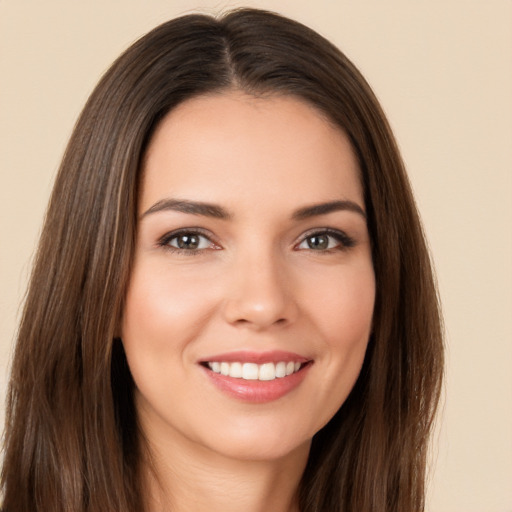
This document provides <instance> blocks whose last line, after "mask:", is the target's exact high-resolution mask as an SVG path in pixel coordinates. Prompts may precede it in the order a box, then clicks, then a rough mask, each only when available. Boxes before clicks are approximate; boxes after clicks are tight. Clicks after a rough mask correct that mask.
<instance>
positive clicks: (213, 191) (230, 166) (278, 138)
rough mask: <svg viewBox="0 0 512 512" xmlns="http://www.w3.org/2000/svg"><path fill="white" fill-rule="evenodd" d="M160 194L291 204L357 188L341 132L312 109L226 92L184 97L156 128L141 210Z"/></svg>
mask: <svg viewBox="0 0 512 512" xmlns="http://www.w3.org/2000/svg"><path fill="white" fill-rule="evenodd" d="M164 196H174V197H185V198H193V199H194V200H201V201H209V202H212V201H213V202H219V201H220V202H224V203H226V204H228V205H229V203H231V202H232V203H235V202H237V201H238V202H239V203H240V204H246V205H250V204H253V203H256V204H260V203H261V201H264V202H271V201H278V202H279V203H280V204H281V205H283V207H285V206H286V204H287V203H288V202H293V203H294V204H293V207H295V206H296V203H297V201H298V200H299V199H300V200H302V201H303V202H315V201H324V200H332V199H339V198H345V199H352V200H356V199H357V200H359V201H362V190H361V184H360V180H359V169H358V164H357V161H356V158H355V156H354V152H353V150H352V147H351V145H350V142H349V140H348V138H347V136H346V135H345V134H344V132H343V131H342V130H341V129H339V128H337V127H336V126H334V125H333V124H332V123H331V122H329V121H328V120H326V119H325V116H324V115H323V114H322V113H320V112H319V111H318V110H317V109H316V108H314V107H312V106H310V105H309V104H307V103H306V102H304V101H301V100H299V99H297V98H294V97H290V96H270V97H264V98H262V97H253V96H249V95H247V94H244V93H241V92H232V91H230V92H226V93H222V94H215V95H208V96H200V97H196V98H193V99H190V100H187V101H185V102H183V103H182V104H180V105H179V106H178V107H177V108H175V109H174V110H172V111H171V112H170V113H169V114H168V115H167V116H166V117H165V118H164V119H163V121H162V122H161V123H160V125H159V126H158V128H157V130H156V131H155V134H154V136H153V138H152V140H151V142H150V144H149V147H148V150H147V153H146V156H145V160H144V165H143V179H142V189H141V194H140V208H141V209H142V210H144V209H147V208H148V207H150V206H151V205H152V204H153V203H154V202H155V201H158V200H160V199H162V198H163V197H164ZM235 206H236V205H235ZM290 207H292V205H290Z"/></svg>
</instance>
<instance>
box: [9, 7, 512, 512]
mask: <svg viewBox="0 0 512 512" xmlns="http://www.w3.org/2000/svg"><path fill="white" fill-rule="evenodd" d="M244 4H245V5H253V6H258V7H263V8H269V9H273V10H276V11H279V12H282V13H284V14H286V15H289V16H291V17H294V18H296V19H298V20H299V21H302V22H305V23H306V24H308V25H310V26H312V27H313V28H315V29H316V30H318V31H319V32H321V33H322V34H324V35H325V36H327V37H328V38H329V39H331V40H332V41H334V42H335V43H336V44H337V45H338V46H339V47H340V48H341V49H342V50H343V51H344V52H345V53H346V54H347V55H348V56H349V57H350V58H351V59H352V60H353V61H354V62H355V63H356V65H358V66H359V68H360V69H361V70H362V72H363V73H364V74H365V76H366V77H367V78H368V80H369V81H370V83H371V84H372V85H373V87H374V89H375V91H376V93H377V95H378V97H379V98H380V99H381V101H382V103H383V105H384V108H385V110H386V112H387V113H388V115H389V118H390V121H391V124H392V126H393V127H394V129H395V133H396V135H397V138H398V140H399V143H400V146H401V148H402V151H403V155H404V158H405V160H406V163H407V165H408V169H409V172H410V176H411V180H412V182H413V186H414V189H415V191H416V195H417V200H418V203H419V206H420V209H421V211H422V214H423V219H424V223H425V227H426V231H427V234H428V236H429V239H430V243H431V247H432V252H433V254H434V259H435V262H436V265H437V271H438V279H439V287H440V292H441V296H442V300H443V303H444V310H445V318H446V329H447V345H448V366H447V379H446V390H445V406H444V412H443V415H442V419H441V420H440V424H439V428H438V442H437V444H436V447H435V449H434V452H435V453H434V457H433V463H432V470H431V471H432V479H431V485H430V492H429V507H428V510H429V511H431V512H511V511H512V371H511V368H512V321H511V317H512V264H511V263H512V230H511V226H512V204H511V203H512V199H511V198H512V55H511V53H512V52H511V50H512V2H511V1H510V0H485V1H484V0H480V1H471V0H461V1H455V0H448V1H446V2H441V1H437V0H431V1H428V2H427V1H421V0H416V1H413V0H407V1H406V0H402V1H399V0H388V1H386V2H376V1H374V2H369V1H368V2H357V1H355V0H353V1H351V2H347V1H343V0H342V1H337V2H336V1H334V0H332V1H327V0H320V1H318V0H316V1H315V2H313V1H311V0H308V1H305V0H302V1H299V0H295V1H293V0H281V1H274V2H272V1H266V0H260V1H258V0H254V1H247V2H244ZM232 5H242V4H241V3H240V2H215V1H208V0H183V1H171V0H167V1H163V0H160V1H156V0H154V1H142V0H139V1H135V0H124V1H119V0H118V1H114V0H111V1H104V0H87V1H84V2H71V1H69V0H62V1H57V0H45V1H42V2H40V1H37V0H32V1H29V0H0V77H1V81H0V172H1V176H0V243H1V252H0V283H1V293H0V396H1V397H2V398H1V400H2V401H0V411H1V413H0V420H1V419H2V416H3V397H4V395H5V388H6V380H7V377H6V375H7V366H8V361H9V357H10V353H11V349H12V343H13V336H14V332H15V328H16V327H15V326H16V318H17V315H18V311H19V304H20V302H21V300H22V297H23V292H24V289H25V284H26V280H27V275H28V272H29V268H30V261H31V257H32V255H33V251H34V245H35V243H36V239H37V235H38V231H39V229H40V225H41V220H42V216H43V212H44V209H45V205H46V202H47V199H48V194H49V192H50V189H51V183H52V180H53V177H54V174H55V171H56V168H57V166H58V162H59V159H60V157H61V154H62V152H63V148H64V145H65V142H66V140H67V138H68V136H69V133H70V131H71V128H72V126H73V123H74V120H75V119H76V116H77V115H78V112H79V111H80V109H81V106H82V105H83V103H84V101H85V100H86V98H87V96H88V94H89V93H90V91H91V89H92V87H93V86H94V84H95V83H96V81H97V79H98V78H99V76H100V74H101V73H102V72H103V71H104V70H105V69H106V68H107V67H108V65H109V64H110V63H111V62H112V60H113V59H114V58H115V57H116V56H117V55H118V54H119V53H120V52H121V51H122V50H123V49H124V48H126V46H127V45H128V44H129V43H131V42H132V41H133V40H134V39H135V38H137V37H138V36H140V35H142V34H143V33H144V32H146V31H148V30H149V29H151V28H153V27H154V26H155V25H156V24H158V23H160V22H162V21H164V20H167V19H169V18H170V17H173V16H175V15H177V14H181V13H184V12H188V11H191V10H193V9H194V8H200V9H201V10H203V11H207V12H217V11H219V10H220V9H222V8H226V7H228V6H232Z"/></svg>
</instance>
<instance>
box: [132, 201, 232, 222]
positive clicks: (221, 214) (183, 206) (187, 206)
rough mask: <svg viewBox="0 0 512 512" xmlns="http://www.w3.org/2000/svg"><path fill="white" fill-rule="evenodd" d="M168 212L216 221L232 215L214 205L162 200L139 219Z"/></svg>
mask: <svg viewBox="0 0 512 512" xmlns="http://www.w3.org/2000/svg"><path fill="white" fill-rule="evenodd" d="M168 210H171V211H175V212H182V213H191V214H193V215H203V216H205V217H214V218H216V219H230V218H231V217H232V215H231V214H230V213H228V212H227V211H226V210H225V209H224V208H222V207H221V206H218V205H216V204H211V203H202V202H198V201H187V200H185V199H162V200H161V201H158V202H157V203H155V204H154V205H153V206H152V207H151V208H149V209H148V210H146V211H145V212H144V213H143V214H142V215H141V218H143V217H146V215H150V214H151V213H156V212H162V211H168Z"/></svg>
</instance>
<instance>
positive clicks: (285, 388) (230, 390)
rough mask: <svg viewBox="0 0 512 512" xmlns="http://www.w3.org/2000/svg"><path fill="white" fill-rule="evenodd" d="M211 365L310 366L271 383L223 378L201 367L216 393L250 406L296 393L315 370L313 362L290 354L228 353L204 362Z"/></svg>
mask: <svg viewBox="0 0 512 512" xmlns="http://www.w3.org/2000/svg"><path fill="white" fill-rule="evenodd" d="M207 361H209V362H222V361H225V362H228V363H229V362H237V361H238V362H241V363H256V364H263V363H269V362H272V363H277V362H280V361H284V362H289V361H294V362H300V363H310V364H306V365H304V366H303V367H302V368H301V369H300V370H299V371H298V372H296V373H292V374H291V375H288V376H287V377H280V378H276V379H274V380H269V381H260V380H245V379H237V378H234V377H229V376H226V375H221V374H220V373H215V372H213V371H211V370H210V369H209V368H207V367H206V366H204V364H202V365H201V368H202V370H203V371H204V372H205V375H206V376H207V377H208V378H209V379H210V382H211V383H212V384H214V385H215V386H216V387H217V389H219V390H220V391H222V392H223V393H225V394H227V395H228V396H230V397H232V398H236V399H238V400H241V401H244V402H249V403H265V402H272V401H274V400H277V399H279V398H281V397H283V396H285V395H287V394H288V393H290V392H291V391H293V390H294V389H296V388H297V387H298V386H299V385H300V384H301V382H302V381H303V380H304V378H305V377H306V375H307V373H308V371H309V369H310V368H311V366H312V364H311V363H312V361H311V360H310V359H307V358H305V357H303V356H299V355H298V354H293V353H291V352H282V351H272V352H247V351H239V352H229V353H226V354H218V355H215V356H213V357H211V358H208V359H204V360H202V361H201V363H206V362H207Z"/></svg>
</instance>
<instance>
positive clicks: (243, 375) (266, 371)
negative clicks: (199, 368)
mask: <svg viewBox="0 0 512 512" xmlns="http://www.w3.org/2000/svg"><path fill="white" fill-rule="evenodd" d="M301 366H302V364H301V363H298V362H294V361H289V362H287V363H286V362H284V361H280V362H278V363H264V364H256V363H241V362H238V361H236V362H234V363H227V362H225V361H222V362H217V361H215V362H211V363H208V368H210V370H212V371H213V372H215V373H220V374H221V375H226V376H228V375H229V377H233V378H236V379H245V380H263V381H265V380H274V379H276V378H283V377H287V376H288V375H291V374H292V373H295V372H297V371H299V370H300V368H301Z"/></svg>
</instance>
